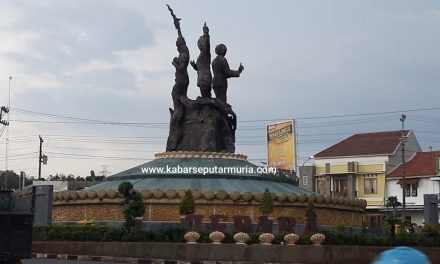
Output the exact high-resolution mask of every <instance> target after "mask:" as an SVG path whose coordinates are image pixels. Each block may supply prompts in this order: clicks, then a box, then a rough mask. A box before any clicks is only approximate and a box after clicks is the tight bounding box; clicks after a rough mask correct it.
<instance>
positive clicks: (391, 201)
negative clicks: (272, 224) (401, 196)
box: [385, 196, 402, 218]
mask: <svg viewBox="0 0 440 264" xmlns="http://www.w3.org/2000/svg"><path fill="white" fill-rule="evenodd" d="M401 205H402V203H401V202H399V200H397V196H390V197H388V199H387V202H386V204H385V206H386V207H392V208H393V218H396V207H398V206H401Z"/></svg>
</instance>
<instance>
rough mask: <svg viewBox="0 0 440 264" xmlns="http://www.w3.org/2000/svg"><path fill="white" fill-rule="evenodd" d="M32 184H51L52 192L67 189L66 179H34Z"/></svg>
mask: <svg viewBox="0 0 440 264" xmlns="http://www.w3.org/2000/svg"><path fill="white" fill-rule="evenodd" d="M33 185H34V186H38V185H53V191H54V192H58V191H63V190H67V181H38V180H34V181H33Z"/></svg>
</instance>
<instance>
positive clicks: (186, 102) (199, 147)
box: [166, 5, 243, 153]
mask: <svg viewBox="0 0 440 264" xmlns="http://www.w3.org/2000/svg"><path fill="white" fill-rule="evenodd" d="M167 6H168V5H167ZM168 10H169V11H170V13H171V16H172V17H173V21H174V26H175V27H176V29H177V33H178V37H177V41H176V46H177V50H178V52H179V56H178V57H175V58H174V59H173V65H174V67H175V69H176V74H175V76H176V79H175V84H174V86H173V91H172V93H171V94H172V99H173V106H174V109H170V114H171V118H170V132H169V135H168V140H167V147H166V151H167V152H169V151H202V152H230V153H234V152H235V130H236V128H237V116H236V115H235V113H234V111H232V108H231V105H229V104H228V103H227V102H226V92H227V86H228V83H227V78H230V77H239V76H240V73H241V72H242V71H243V66H242V65H241V64H240V67H239V68H238V71H233V70H230V69H229V65H228V62H227V60H226V59H225V58H224V56H225V54H226V46H225V45H223V44H220V45H219V46H217V48H216V53H217V55H218V56H217V58H216V59H215V60H214V61H213V62H212V68H213V71H214V80H213V79H212V75H211V65H210V63H211V51H210V36H209V28H208V27H207V26H206V23H205V24H204V26H203V35H202V36H201V37H200V38H199V40H198V42H197V46H198V47H199V49H200V55H199V57H198V58H197V61H196V62H194V61H191V66H192V67H193V68H194V69H195V70H196V71H197V86H198V87H199V88H200V92H201V94H202V96H201V97H198V98H197V99H196V100H191V99H189V98H188V97H187V90H188V86H189V78H188V72H187V67H188V64H189V63H188V62H189V52H188V47H187V46H186V42H185V39H184V38H183V36H182V32H181V29H180V20H181V19H180V18H177V17H176V15H175V14H174V11H173V10H172V9H171V8H170V6H168ZM213 84H214V85H213ZM212 85H213V88H214V92H215V94H216V98H211V89H212V88H211V87H212Z"/></svg>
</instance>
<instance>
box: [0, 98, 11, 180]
mask: <svg viewBox="0 0 440 264" xmlns="http://www.w3.org/2000/svg"><path fill="white" fill-rule="evenodd" d="M7 113H9V108H7V107H6V106H2V107H1V108H0V124H2V125H4V126H5V128H4V129H6V127H7V126H9V122H8V121H6V120H3V114H7ZM3 131H4V130H2V133H0V136H1V135H2V134H3ZM7 142H8V141H6V144H7ZM7 157H8V147H7V145H6V160H5V161H6V163H5V172H4V174H5V182H4V184H5V185H4V188H5V189H6V186H7V179H6V178H7V177H6V176H7V173H6V172H7V170H8V163H7Z"/></svg>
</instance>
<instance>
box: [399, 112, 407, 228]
mask: <svg viewBox="0 0 440 264" xmlns="http://www.w3.org/2000/svg"><path fill="white" fill-rule="evenodd" d="M405 119H406V115H404V114H402V117H401V118H400V122H402V138H401V142H402V219H403V221H404V222H405V217H406V202H405V191H406V190H405V189H406V183H405V142H406V136H405Z"/></svg>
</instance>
